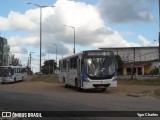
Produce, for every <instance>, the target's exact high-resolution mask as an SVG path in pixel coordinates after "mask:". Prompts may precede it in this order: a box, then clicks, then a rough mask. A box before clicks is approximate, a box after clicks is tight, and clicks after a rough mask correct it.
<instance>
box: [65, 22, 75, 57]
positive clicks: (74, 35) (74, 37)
mask: <svg viewBox="0 0 160 120" xmlns="http://www.w3.org/2000/svg"><path fill="white" fill-rule="evenodd" d="M64 26H66V27H70V28H73V32H74V48H73V54H75V39H76V32H75V27H73V26H68V25H64Z"/></svg>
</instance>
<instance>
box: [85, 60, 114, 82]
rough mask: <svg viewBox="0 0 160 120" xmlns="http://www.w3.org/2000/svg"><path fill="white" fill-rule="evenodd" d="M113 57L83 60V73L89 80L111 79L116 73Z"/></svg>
mask: <svg viewBox="0 0 160 120" xmlns="http://www.w3.org/2000/svg"><path fill="white" fill-rule="evenodd" d="M115 65H116V64H115V59H114V57H98V58H96V57H92V58H86V59H84V66H85V67H84V69H85V73H86V75H87V76H88V77H90V78H91V79H111V78H112V77H113V75H114V73H115V71H116V68H115V67H116V66H115Z"/></svg>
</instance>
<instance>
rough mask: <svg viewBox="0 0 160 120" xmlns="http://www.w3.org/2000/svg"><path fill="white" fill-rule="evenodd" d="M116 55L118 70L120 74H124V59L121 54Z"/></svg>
mask: <svg viewBox="0 0 160 120" xmlns="http://www.w3.org/2000/svg"><path fill="white" fill-rule="evenodd" d="M115 57H116V61H117V64H118V69H117V72H118V74H123V61H122V59H121V57H120V56H119V55H116V56H115Z"/></svg>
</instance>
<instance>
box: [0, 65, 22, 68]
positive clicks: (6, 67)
mask: <svg viewBox="0 0 160 120" xmlns="http://www.w3.org/2000/svg"><path fill="white" fill-rule="evenodd" d="M0 67H1V68H8V67H11V68H25V67H23V66H13V65H8V66H0Z"/></svg>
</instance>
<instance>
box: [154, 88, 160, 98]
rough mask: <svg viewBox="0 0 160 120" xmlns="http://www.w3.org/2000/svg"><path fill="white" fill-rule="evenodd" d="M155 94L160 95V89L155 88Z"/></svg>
mask: <svg viewBox="0 0 160 120" xmlns="http://www.w3.org/2000/svg"><path fill="white" fill-rule="evenodd" d="M154 95H155V96H159V97H160V89H157V90H154Z"/></svg>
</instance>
